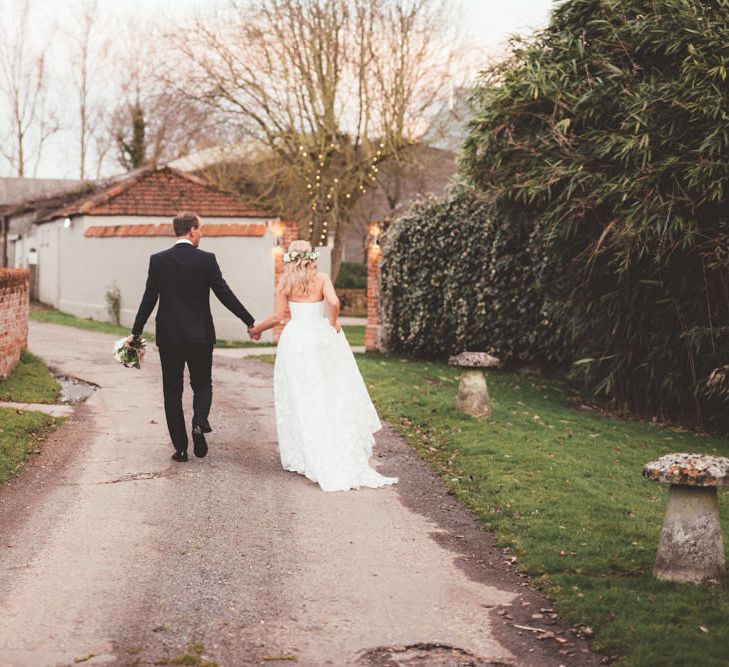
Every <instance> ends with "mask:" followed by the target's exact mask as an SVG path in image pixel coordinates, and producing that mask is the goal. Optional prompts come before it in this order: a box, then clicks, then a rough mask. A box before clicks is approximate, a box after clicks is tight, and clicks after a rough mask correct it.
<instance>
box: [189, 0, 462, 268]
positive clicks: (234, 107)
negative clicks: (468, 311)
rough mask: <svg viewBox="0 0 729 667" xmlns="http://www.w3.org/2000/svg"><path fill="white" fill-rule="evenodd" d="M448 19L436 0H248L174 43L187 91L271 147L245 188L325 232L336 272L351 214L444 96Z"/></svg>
mask: <svg viewBox="0 0 729 667" xmlns="http://www.w3.org/2000/svg"><path fill="white" fill-rule="evenodd" d="M447 18H448V16H447V12H446V4H445V2H444V0H249V1H248V2H246V3H244V4H236V3H233V4H232V6H231V9H230V11H228V12H226V13H225V14H224V15H222V16H220V17H219V21H218V22H217V23H214V22H212V21H210V20H209V19H206V20H205V21H202V20H200V21H198V22H197V23H196V25H195V28H194V31H192V33H190V32H189V31H188V32H186V33H185V34H184V37H183V38H179V37H177V38H176V39H175V43H176V45H177V48H178V50H179V51H180V53H182V54H183V55H184V56H185V58H186V60H187V62H188V64H189V70H188V76H187V77H186V79H185V82H186V90H185V93H186V95H187V96H188V97H190V98H191V99H193V100H194V101H197V102H200V103H202V104H205V105H207V106H208V107H209V108H210V109H211V110H213V111H215V112H217V114H218V116H219V118H221V119H224V120H225V122H226V123H228V125H229V126H230V125H231V124H234V126H235V128H236V131H237V133H238V140H239V141H240V140H241V139H242V138H244V137H251V138H254V139H256V140H257V141H259V142H261V143H262V144H263V145H264V146H266V147H267V149H268V154H267V155H266V156H265V157H264V159H262V160H261V159H258V160H257V161H255V163H254V164H249V165H248V169H247V170H245V169H244V171H243V173H242V174H239V177H240V178H241V180H242V186H243V187H242V189H243V191H244V192H248V193H254V194H255V195H256V196H257V198H258V200H259V203H263V204H266V203H268V204H269V205H275V206H279V207H280V208H279V210H280V212H281V213H282V214H283V215H287V216H295V218H296V219H298V220H299V221H301V222H302V223H303V224H302V232H303V233H304V234H307V233H308V235H309V237H310V238H311V239H312V241H313V242H315V243H317V244H323V243H326V242H327V240H328V238H329V235H330V234H333V235H334V248H333V257H332V273H333V274H334V275H335V276H336V273H337V272H338V268H339V264H340V261H341V257H342V250H343V247H344V235H345V234H344V233H345V231H346V228H347V225H348V224H349V220H350V216H351V211H352V208H353V207H354V206H355V204H356V202H357V200H358V199H359V198H360V197H361V196H362V195H363V194H364V193H366V192H367V190H368V188H371V187H373V186H374V185H375V179H376V176H377V173H378V171H379V165H381V164H382V163H383V162H384V161H386V160H393V159H397V160H400V161H404V160H405V159H406V156H407V155H408V154H409V153H410V151H411V150H412V148H413V146H414V145H415V144H416V142H417V140H418V138H419V136H420V135H421V134H422V133H423V132H424V131H425V129H426V125H427V122H426V119H427V118H428V117H429V114H430V112H431V111H432V110H433V109H434V108H435V106H436V105H437V103H438V101H439V100H440V99H442V95H443V94H444V93H445V91H446V89H447V86H445V85H444V82H445V81H446V80H447V79H448V78H449V76H450V70H451V65H452V62H453V53H454V51H453V50H452V49H453V46H452V44H453V42H451V43H450V45H449V44H448V43H447V40H445V39H444V37H445V36H446V35H445V33H446V31H447V30H448V25H449V24H448V21H447ZM264 167H265V168H264ZM266 181H267V183H266Z"/></svg>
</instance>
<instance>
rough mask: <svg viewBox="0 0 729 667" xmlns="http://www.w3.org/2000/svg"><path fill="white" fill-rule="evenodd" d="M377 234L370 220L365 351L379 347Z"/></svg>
mask: <svg viewBox="0 0 729 667" xmlns="http://www.w3.org/2000/svg"><path fill="white" fill-rule="evenodd" d="M379 235H380V226H379V224H378V223H376V222H371V223H370V225H369V235H368V239H369V242H368V243H367V326H366V327H365V350H367V352H376V351H377V350H378V349H379V337H380V263H381V262H382V248H381V247H380V245H379V242H378V237H379Z"/></svg>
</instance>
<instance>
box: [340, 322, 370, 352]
mask: <svg viewBox="0 0 729 667" xmlns="http://www.w3.org/2000/svg"><path fill="white" fill-rule="evenodd" d="M342 329H343V330H344V335H345V336H346V337H347V341H348V342H349V344H350V345H351V346H353V347H354V346H357V345H364V334H365V328H364V326H363V325H361V324H343V325H342Z"/></svg>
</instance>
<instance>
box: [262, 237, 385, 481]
mask: <svg viewBox="0 0 729 667" xmlns="http://www.w3.org/2000/svg"><path fill="white" fill-rule="evenodd" d="M317 257H318V255H317V253H316V252H313V251H312V249H311V245H310V244H309V242H308V241H293V242H292V243H291V244H290V245H289V251H288V252H287V253H286V254H284V257H283V273H282V275H281V280H280V282H279V285H278V289H277V290H276V302H275V305H274V312H273V314H272V315H270V316H269V317H267V318H266V319H265V320H262V321H261V322H259V323H257V324H256V325H255V326H254V327H253V329H251V330H250V333H251V335H252V336H254V337H258V336H260V334H261V333H262V332H264V331H266V330H267V329H270V328H271V327H273V326H275V325H276V324H278V323H279V322H281V320H283V319H284V317H285V313H286V306H287V305H288V307H289V308H290V309H291V319H290V320H289V322H288V323H287V324H286V327H285V328H284V330H283V333H282V334H281V338H280V340H279V342H278V348H277V351H276V365H275V367H274V377H273V388H274V396H275V405H276V426H277V429H278V446H279V452H280V454H281V465H282V466H283V467H284V468H285V469H286V470H291V471H293V472H298V473H301V474H302V475H306V477H308V478H309V479H310V480H311V481H312V482H317V483H318V484H319V486H320V487H321V489H322V490H323V491H346V490H348V489H355V488H357V487H361V486H368V487H379V486H385V485H387V484H394V483H395V482H397V477H383V476H382V475H380V474H379V473H378V472H376V471H375V470H373V469H372V468H371V467H370V465H369V458H370V456H372V447H373V445H374V437H373V436H372V434H373V433H375V432H376V431H379V430H380V428H382V424H380V420H379V418H378V416H377V412H376V411H375V408H374V406H373V405H372V401H371V400H370V397H369V394H368V393H367V388H366V387H365V384H364V381H363V380H362V376H361V375H360V373H359V369H358V368H357V363H356V362H355V359H354V355H353V354H352V351H351V350H350V348H349V344H348V343H347V339H346V338H345V336H344V333H342V327H341V326H340V324H339V322H338V320H337V317H338V315H339V299H337V295H336V292H335V291H334V286H333V285H332V281H331V279H330V278H329V276H327V275H326V274H324V273H320V272H319V271H318V270H317ZM326 305H328V307H329V308H328V310H329V315H328V320H327V318H326V315H325V306H326Z"/></svg>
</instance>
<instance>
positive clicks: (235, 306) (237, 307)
mask: <svg viewBox="0 0 729 667" xmlns="http://www.w3.org/2000/svg"><path fill="white" fill-rule="evenodd" d="M210 289H212V290H213V293H214V294H215V296H217V297H218V300H219V301H220V303H222V304H223V305H224V306H225V307H226V308H227V309H228V310H229V311H230V312H231V313H233V315H235V316H236V317H237V318H239V319H241V320H243V321H244V322H245V323H246V326H248V327H252V326H253V324H254V323H255V320H254V319H253V317H252V315H251V314H250V313H249V312H248V311H247V310H246V309H245V306H244V305H243V304H242V303H241V302H240V301H238V297H237V296H236V295H235V294H233V291H232V290H231V289H230V287H228V283H226V282H225V280H224V279H223V274H222V272H221V271H220V267H219V266H218V260H217V259H216V258H215V255H213V271H212V275H211V278H210Z"/></svg>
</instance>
